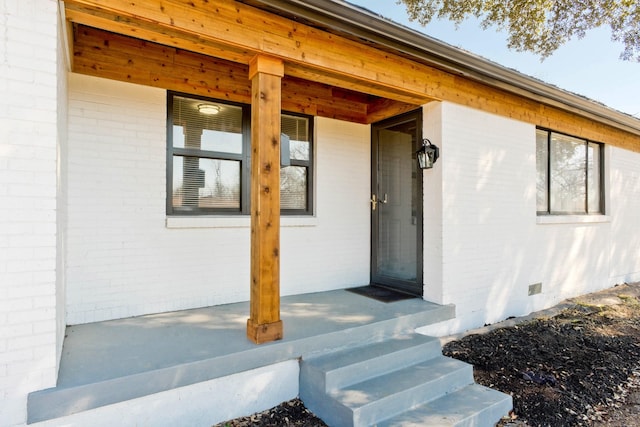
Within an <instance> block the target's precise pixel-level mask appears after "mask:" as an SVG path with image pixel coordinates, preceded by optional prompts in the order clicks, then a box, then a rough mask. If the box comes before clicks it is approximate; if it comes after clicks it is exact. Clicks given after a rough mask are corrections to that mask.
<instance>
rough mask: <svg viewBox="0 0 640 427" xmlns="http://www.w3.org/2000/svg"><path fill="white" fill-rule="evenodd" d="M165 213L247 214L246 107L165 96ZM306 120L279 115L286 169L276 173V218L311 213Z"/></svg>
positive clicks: (248, 120)
mask: <svg viewBox="0 0 640 427" xmlns="http://www.w3.org/2000/svg"><path fill="white" fill-rule="evenodd" d="M167 103H168V106H167V112H168V114H167V115H168V118H167V214H168V215H218V214H220V215H248V214H249V213H250V196H249V194H250V181H251V139H250V138H251V117H250V114H251V108H250V106H249V105H243V104H233V103H229V102H222V101H218V100H213V99H206V98H200V97H194V96H191V95H183V94H177V93H172V92H169V93H168V102H167ZM312 123H313V121H312V120H311V117H309V116H302V115H295V114H291V113H283V114H282V115H281V129H282V133H283V134H285V135H287V136H288V137H289V140H290V166H285V167H282V168H281V169H280V199H281V200H280V207H281V213H282V214H293V215H311V214H312V213H313V204H312V202H313V193H312V191H313V182H312V179H313V141H312V138H311V136H312V135H313V130H312Z"/></svg>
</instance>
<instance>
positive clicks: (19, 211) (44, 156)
mask: <svg viewBox="0 0 640 427" xmlns="http://www.w3.org/2000/svg"><path fill="white" fill-rule="evenodd" d="M57 22H58V21H57V2H55V1H53V0H46V1H42V0H20V1H18V0H5V1H3V2H0V207H1V209H0V424H2V425H3V426H12V425H20V424H23V423H24V422H25V420H26V397H27V394H28V393H29V392H31V391H35V390H40V389H43V388H48V387H52V386H53V385H55V381H56V373H57V357H58V356H57V352H56V338H57V335H56V305H55V303H56V220H57V217H56V180H57V177H56V171H57V169H56V157H57V152H56V143H57V126H58V115H57V112H56V110H57V103H58V100H57V85H58V81H57V79H58V76H57V73H58V68H57V61H58V56H57V53H58V52H57V42H56V40H57Z"/></svg>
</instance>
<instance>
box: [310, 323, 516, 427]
mask: <svg viewBox="0 0 640 427" xmlns="http://www.w3.org/2000/svg"><path fill="white" fill-rule="evenodd" d="M300 397H301V399H302V400H303V401H304V403H305V405H306V406H307V407H308V408H309V409H310V410H311V411H312V412H314V413H315V414H316V415H318V416H319V417H320V418H321V419H322V420H324V421H325V422H326V423H327V424H328V425H330V426H332V427H343V426H348V427H354V426H372V425H378V426H381V425H388V426H441V425H442V426H485V425H486V426H493V425H495V423H496V422H497V421H498V420H499V419H500V417H502V416H503V415H506V414H507V413H508V412H509V410H510V409H511V408H512V400H511V397H510V396H508V395H505V394H502V393H499V392H497V391H494V390H491V389H488V388H486V387H482V386H479V385H476V384H474V381H473V367H472V366H471V365H469V364H467V363H464V362H461V361H459V360H456V359H452V358H448V357H444V356H443V355H442V352H441V347H440V341H439V340H438V339H437V338H433V337H427V336H422V335H419V334H414V333H407V334H406V335H399V336H394V337H392V338H387V339H385V340H384V341H381V342H376V343H370V344H366V345H362V346H359V347H352V348H348V349H342V350H340V351H335V352H332V353H328V354H324V355H321V356H317V357H314V358H306V359H305V358H303V360H302V362H301V367H300Z"/></svg>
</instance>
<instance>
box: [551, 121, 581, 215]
mask: <svg viewBox="0 0 640 427" xmlns="http://www.w3.org/2000/svg"><path fill="white" fill-rule="evenodd" d="M550 156H551V159H550V160H551V167H550V169H551V177H550V178H551V211H552V212H564V213H586V170H585V167H586V158H585V156H586V151H585V142H584V141H582V140H579V139H576V138H571V137H569V136H565V135H559V134H554V133H552V134H551V152H550Z"/></svg>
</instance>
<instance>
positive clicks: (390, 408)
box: [353, 365, 473, 427]
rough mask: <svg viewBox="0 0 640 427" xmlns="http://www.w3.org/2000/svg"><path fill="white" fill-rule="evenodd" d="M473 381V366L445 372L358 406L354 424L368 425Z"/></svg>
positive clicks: (354, 415)
mask: <svg viewBox="0 0 640 427" xmlns="http://www.w3.org/2000/svg"><path fill="white" fill-rule="evenodd" d="M471 383H473V368H472V367H471V365H467V366H465V367H463V368H462V369H458V370H455V371H451V372H447V373H446V374H443V375H442V376H441V377H439V378H438V379H436V380H433V381H430V382H426V383H424V384H421V385H420V386H417V387H414V388H411V389H407V390H404V391H403V392H400V393H396V394H394V395H391V396H388V397H387V398H385V399H381V400H377V401H375V402H372V403H370V404H369V405H366V406H363V407H361V408H359V409H358V410H357V411H355V412H354V414H353V419H354V423H353V425H354V426H358V427H360V426H363V427H364V426H369V425H372V424H375V423H377V422H379V421H382V420H386V419H389V418H391V417H393V416H395V415H398V414H401V413H403V412H405V411H408V410H410V409H412V408H414V407H416V406H419V405H422V404H425V403H427V402H430V401H432V400H435V399H438V398H439V397H442V396H443V395H445V394H447V393H450V392H453V391H455V390H457V389H459V388H462V387H464V386H466V385H469V384H471Z"/></svg>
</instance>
